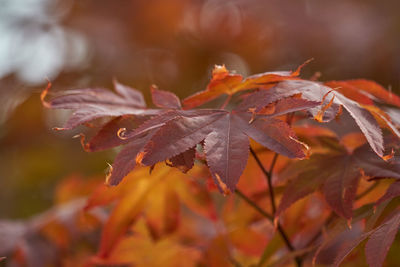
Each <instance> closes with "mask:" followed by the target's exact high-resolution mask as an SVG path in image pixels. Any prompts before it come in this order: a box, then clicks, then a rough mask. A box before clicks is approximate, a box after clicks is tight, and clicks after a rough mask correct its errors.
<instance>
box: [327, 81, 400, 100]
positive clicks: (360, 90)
mask: <svg viewBox="0 0 400 267" xmlns="http://www.w3.org/2000/svg"><path fill="white" fill-rule="evenodd" d="M325 85H327V86H329V87H331V88H335V89H337V90H338V91H339V92H341V93H342V94H343V95H345V96H346V97H348V98H350V99H352V100H354V101H357V102H359V103H362V104H366V105H373V104H374V101H380V102H384V103H388V104H391V105H394V106H397V107H400V97H398V96H397V95H395V94H393V93H392V92H390V91H388V90H386V89H385V88H383V87H382V86H381V85H379V84H377V83H376V82H374V81H369V80H364V79H357V80H346V81H328V82H325Z"/></svg>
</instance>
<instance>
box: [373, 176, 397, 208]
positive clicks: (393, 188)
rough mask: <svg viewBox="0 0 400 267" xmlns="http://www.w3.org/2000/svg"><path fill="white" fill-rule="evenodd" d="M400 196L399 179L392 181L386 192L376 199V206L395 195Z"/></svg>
mask: <svg viewBox="0 0 400 267" xmlns="http://www.w3.org/2000/svg"><path fill="white" fill-rule="evenodd" d="M398 196H400V181H399V180H397V181H395V182H394V183H392V184H391V185H390V186H389V188H388V189H387V190H386V193H385V194H384V195H383V196H382V197H381V198H380V199H378V200H377V201H376V203H375V207H376V206H378V205H380V204H381V203H383V202H385V201H388V200H392V199H393V198H395V197H398Z"/></svg>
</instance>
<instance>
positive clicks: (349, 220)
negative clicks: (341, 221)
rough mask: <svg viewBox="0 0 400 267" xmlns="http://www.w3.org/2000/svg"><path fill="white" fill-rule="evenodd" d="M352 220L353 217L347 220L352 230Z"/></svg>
mask: <svg viewBox="0 0 400 267" xmlns="http://www.w3.org/2000/svg"><path fill="white" fill-rule="evenodd" d="M351 221H352V218H350V219H348V220H347V227H349V229H350V230H351V228H352V226H351Z"/></svg>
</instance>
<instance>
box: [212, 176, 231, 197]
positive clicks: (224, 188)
mask: <svg viewBox="0 0 400 267" xmlns="http://www.w3.org/2000/svg"><path fill="white" fill-rule="evenodd" d="M214 176H215V179H216V180H217V183H218V184H217V185H218V187H219V188H220V190H221V191H222V194H223V195H224V196H228V195H229V194H230V193H231V191H230V190H229V188H228V186H227V185H226V184H225V183H224V182H223V181H222V179H221V177H220V176H219V175H218V173H215V174H214Z"/></svg>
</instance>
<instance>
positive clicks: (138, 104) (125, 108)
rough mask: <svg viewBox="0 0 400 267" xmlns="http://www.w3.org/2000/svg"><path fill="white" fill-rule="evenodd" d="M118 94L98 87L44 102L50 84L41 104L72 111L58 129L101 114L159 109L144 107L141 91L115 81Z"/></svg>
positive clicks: (140, 112) (95, 117)
mask: <svg viewBox="0 0 400 267" xmlns="http://www.w3.org/2000/svg"><path fill="white" fill-rule="evenodd" d="M114 85H115V90H116V92H117V94H115V93H113V92H111V91H109V90H106V89H100V88H90V89H76V90H69V91H67V92H65V93H63V94H62V95H60V96H56V97H54V98H52V99H51V100H50V101H46V100H45V98H46V95H47V92H48V90H49V87H47V88H46V90H44V91H43V92H42V94H41V99H42V103H43V106H45V107H47V108H53V109H71V110H74V112H73V113H72V115H71V117H70V118H69V119H68V121H67V122H66V123H65V125H64V126H63V127H62V128H57V129H59V130H68V129H72V128H75V127H76V126H78V125H80V124H83V123H86V122H89V121H92V120H94V119H97V118H101V117H110V116H111V117H116V116H122V115H127V114H130V115H154V114H157V113H158V112H159V111H158V110H154V109H146V108H145V103H144V101H143V96H142V94H141V93H140V92H139V91H137V90H135V89H132V88H130V87H127V86H125V85H122V84H120V83H118V82H115V83H114Z"/></svg>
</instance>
